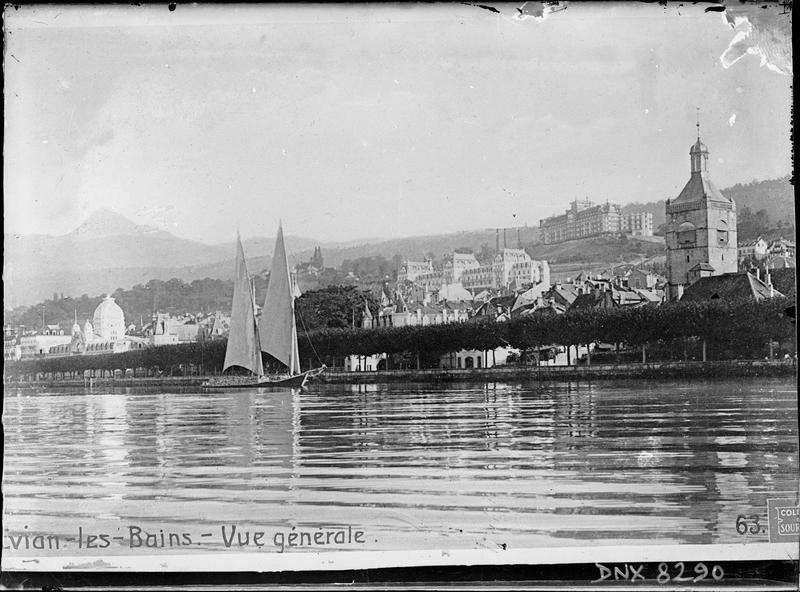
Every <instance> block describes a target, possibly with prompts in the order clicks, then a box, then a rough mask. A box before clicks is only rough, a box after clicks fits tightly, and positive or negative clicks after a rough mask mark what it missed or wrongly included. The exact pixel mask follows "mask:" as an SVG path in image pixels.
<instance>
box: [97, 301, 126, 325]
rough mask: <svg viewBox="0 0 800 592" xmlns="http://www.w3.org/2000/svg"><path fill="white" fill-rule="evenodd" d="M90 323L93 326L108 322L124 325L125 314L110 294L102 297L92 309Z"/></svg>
mask: <svg viewBox="0 0 800 592" xmlns="http://www.w3.org/2000/svg"><path fill="white" fill-rule="evenodd" d="M92 324H93V325H94V326H95V328H100V327H104V326H108V325H109V324H114V325H122V326H123V327H124V326H125V314H124V313H123V312H122V309H121V308H120V307H119V304H117V303H116V302H114V298H113V297H112V296H111V295H107V296H106V297H105V298H103V301H102V302H101V303H100V304H99V305H98V306H97V308H96V309H95V310H94V317H93V318H92Z"/></svg>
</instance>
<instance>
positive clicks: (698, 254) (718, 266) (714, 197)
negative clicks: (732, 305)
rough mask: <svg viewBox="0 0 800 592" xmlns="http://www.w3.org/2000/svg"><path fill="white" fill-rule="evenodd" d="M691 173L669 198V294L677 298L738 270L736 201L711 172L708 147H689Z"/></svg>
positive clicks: (667, 208)
mask: <svg viewBox="0 0 800 592" xmlns="http://www.w3.org/2000/svg"><path fill="white" fill-rule="evenodd" d="M689 160H690V177H689V181H688V182H687V183H686V186H685V187H684V188H683V190H682V191H681V192H680V194H679V195H678V197H676V198H675V199H672V200H669V199H668V200H667V202H666V216H667V228H666V233H665V242H666V248H667V298H668V299H670V300H676V299H679V298H680V297H681V296H682V294H683V290H684V289H685V288H686V287H688V286H689V285H691V284H692V283H693V282H695V281H697V280H698V279H700V278H701V277H708V276H714V275H722V274H725V273H735V272H736V271H737V270H738V260H739V258H738V250H737V239H736V204H735V203H734V202H733V200H732V199H729V198H727V197H725V196H724V195H723V194H722V193H721V192H720V191H719V189H717V188H716V187H715V186H714V184H713V183H712V182H711V180H710V179H709V177H708V168H707V167H708V148H706V146H705V144H703V143H702V142H701V141H700V130H699V124H698V133H697V141H696V142H695V143H694V144H693V145H692V147H691V148H690V149H689Z"/></svg>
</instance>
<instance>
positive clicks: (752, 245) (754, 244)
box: [737, 236, 769, 261]
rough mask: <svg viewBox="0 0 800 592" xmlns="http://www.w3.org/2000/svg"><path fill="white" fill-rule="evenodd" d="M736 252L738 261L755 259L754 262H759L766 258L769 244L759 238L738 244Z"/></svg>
mask: <svg viewBox="0 0 800 592" xmlns="http://www.w3.org/2000/svg"><path fill="white" fill-rule="evenodd" d="M737 252H738V254H739V261H741V260H743V259H755V260H756V261H761V260H762V259H766V257H767V254H768V252H769V244H768V243H767V241H765V240H764V239H763V238H761V237H760V236H759V237H758V238H756V239H751V240H748V241H744V242H742V243H739V246H738V248H737Z"/></svg>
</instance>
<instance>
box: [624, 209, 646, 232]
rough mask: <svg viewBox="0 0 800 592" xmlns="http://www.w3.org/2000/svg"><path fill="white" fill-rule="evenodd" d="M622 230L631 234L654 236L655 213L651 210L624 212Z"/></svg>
mask: <svg viewBox="0 0 800 592" xmlns="http://www.w3.org/2000/svg"><path fill="white" fill-rule="evenodd" d="M622 232H624V233H625V234H630V235H631V236H653V214H652V213H650V212H627V213H625V214H623V215H622Z"/></svg>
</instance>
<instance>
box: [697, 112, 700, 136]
mask: <svg viewBox="0 0 800 592" xmlns="http://www.w3.org/2000/svg"><path fill="white" fill-rule="evenodd" d="M697 139H698V140H699V139H700V107H697Z"/></svg>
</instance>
